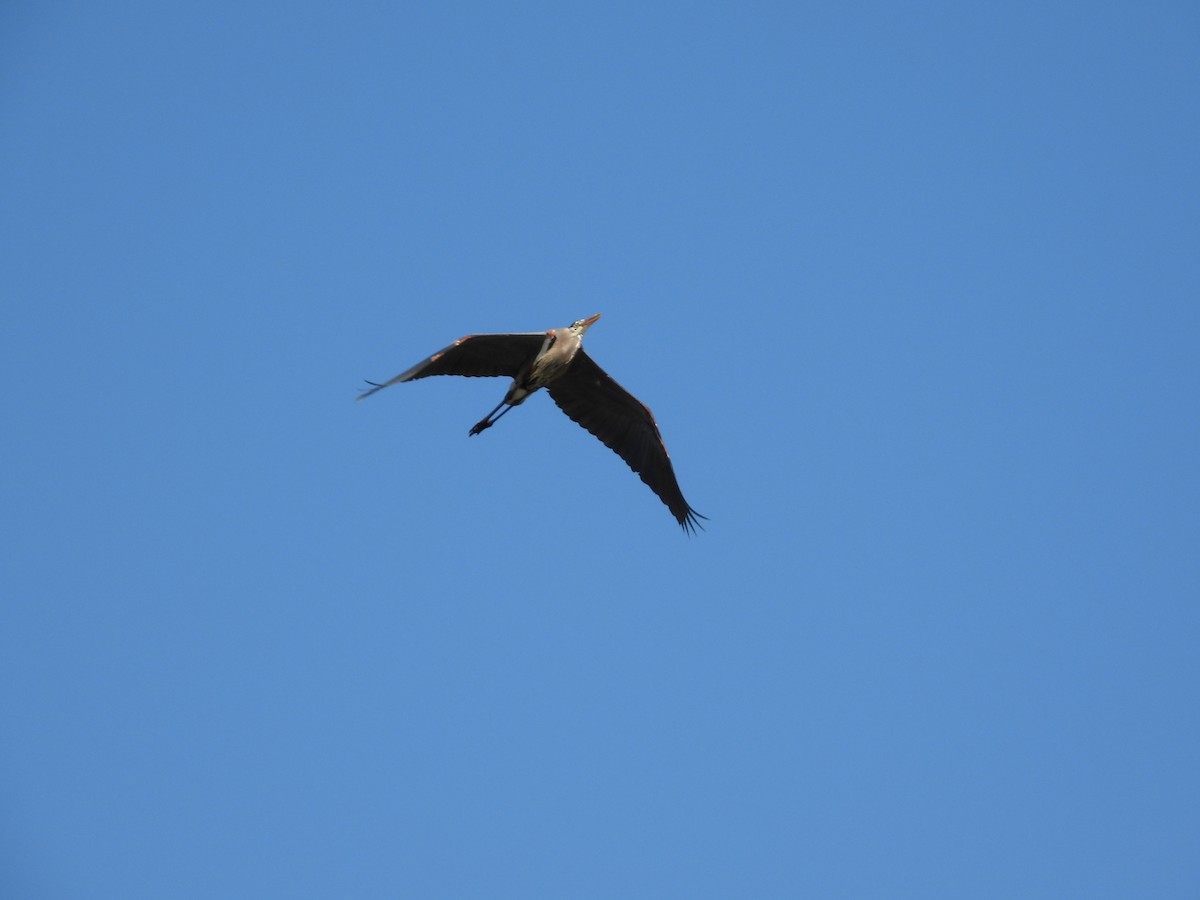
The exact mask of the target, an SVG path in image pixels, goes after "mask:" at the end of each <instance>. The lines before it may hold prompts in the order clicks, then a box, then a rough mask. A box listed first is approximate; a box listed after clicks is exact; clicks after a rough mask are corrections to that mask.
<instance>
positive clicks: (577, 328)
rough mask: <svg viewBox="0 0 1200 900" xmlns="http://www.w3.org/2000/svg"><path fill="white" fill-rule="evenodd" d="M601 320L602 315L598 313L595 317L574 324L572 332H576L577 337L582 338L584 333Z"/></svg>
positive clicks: (572, 324)
mask: <svg viewBox="0 0 1200 900" xmlns="http://www.w3.org/2000/svg"><path fill="white" fill-rule="evenodd" d="M599 318H600V313H596V314H595V315H594V316H589V317H588V318H586V319H580V320H579V321H577V322H572V323H571V330H572V331H573V332H575V333H576V334H577V335H579V336H580V337H582V336H583V333H584V332H585V331H587V330H588V329H589V328H591V327H592V326H593V325H595V324H596V321H597V320H598V319H599Z"/></svg>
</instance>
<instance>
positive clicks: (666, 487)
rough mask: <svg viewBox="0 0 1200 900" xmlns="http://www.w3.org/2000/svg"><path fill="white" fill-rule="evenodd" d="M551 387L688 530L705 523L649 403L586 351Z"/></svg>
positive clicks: (555, 397)
mask: <svg viewBox="0 0 1200 900" xmlns="http://www.w3.org/2000/svg"><path fill="white" fill-rule="evenodd" d="M546 390H547V391H549V392H550V396H551V398H552V399H553V400H554V402H555V403H556V404H557V405H558V408H559V409H561V410H562V411H563V412H565V413H566V414H567V415H568V416H570V417H571V418H572V419H574V420H575V421H576V422H578V423H579V424H580V425H582V426H583V427H584V428H586V429H587V430H588V431H590V432H591V433H592V434H594V435H595V436H596V437H598V438H600V440H601V441H603V442H604V444H605V446H607V447H608V448H609V449H610V450H612V451H614V452H615V453H616V454H617V455H618V456H619V457H621V459H623V460H625V462H626V463H628V464H629V468H631V469H633V471H635V472H636V473H637V474H638V476H639V477H640V478H641V479H642V481H644V482H645V483H646V485H647V486H648V487H649V488H650V490H652V491H654V493H656V494H658V497H659V499H660V500H662V502H663V503H665V504H666V505H667V508H668V509H669V510H671V515H673V516H674V517H675V519H676V521H678V522H679V524H680V525H681V526H683V529H684V530H685V531H695V530H696V528H697V527H699V526H700V522H699V520H700V519H703V518H704V516H702V515H700V513H698V512H696V511H695V510H694V509H692V508H691V507H690V506H688V502H687V501H686V500H684V499H683V491H681V490H680V489H679V482H678V481H676V479H675V470H674V468H672V466H671V457H670V456H669V455H668V454H667V447H666V445H665V444H664V443H663V439H662V436H661V435H660V434H659V433H658V425H657V424H656V423H655V421H654V416H653V415H652V414H651V413H650V410H649V409H648V408H647V407H646V405H645V404H643V403H641V402H640V401H639V400H638V399H637V398H636V397H634V396H633V395H632V394H630V393H629V391H627V390H625V388H623V387H621V386H620V385H619V384H617V383H616V382H615V381H613V379H612V378H611V377H609V375H608V373H607V372H605V371H604V370H603V369H601V368H600V367H599V366H598V365H596V363H595V361H594V360H593V359H592V358H591V357H590V356H588V355H587V354H586V353H585V352H584V351H583V350H582V349H581V350H580V351H579V352H578V353H576V354H575V359H574V360H573V361H572V362H571V365H570V366H569V367H568V368H567V371H566V372H564V373H563V374H562V375H561V376H559V377H558V378H556V379H555V380H554V381H551V382H550V383H549V384H548V385H546Z"/></svg>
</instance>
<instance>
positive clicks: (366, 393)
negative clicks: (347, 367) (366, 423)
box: [354, 378, 387, 403]
mask: <svg viewBox="0 0 1200 900" xmlns="http://www.w3.org/2000/svg"><path fill="white" fill-rule="evenodd" d="M363 381H367V380H366V379H365V378H364V379H363ZM367 384H369V385H371V387H369V388H367V389H366V390H365V391H359V392H358V396H357V397H355V398H354V401H355V402H356V403H357V402H358V401H359V400H365V399H366V398H367V397H370V396H371V395H372V394H374V393H375V392H376V391H382V390H383V389H384V388H385V387H387V385H386V384H379V383H378V382H375V381H367Z"/></svg>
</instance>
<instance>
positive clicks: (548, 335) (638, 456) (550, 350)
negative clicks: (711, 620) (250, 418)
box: [358, 313, 705, 532]
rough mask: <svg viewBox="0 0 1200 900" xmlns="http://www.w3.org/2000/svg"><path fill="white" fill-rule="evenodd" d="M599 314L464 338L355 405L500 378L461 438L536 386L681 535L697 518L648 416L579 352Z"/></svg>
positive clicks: (481, 427)
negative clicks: (501, 390) (614, 459)
mask: <svg viewBox="0 0 1200 900" xmlns="http://www.w3.org/2000/svg"><path fill="white" fill-rule="evenodd" d="M599 318H600V314H599V313H596V315H594V316H592V317H591V318H587V319H580V320H579V321H578V322H573V323H571V324H570V325H568V326H567V327H566V328H552V329H550V330H549V331H530V332H524V333H520V334H468V335H467V336H466V337H464V338H459V339H458V340H457V341H455V342H454V343H453V344H451V345H450V346H449V347H446V348H445V349H444V350H439V351H438V352H437V353H435V354H433V356H431V357H429V359H426V360H422V361H421V362H419V363H417V364H416V365H415V366H413V367H412V368H411V369H409V370H408V371H407V372H401V373H400V374H399V375H397V376H396V377H395V378H393V379H392V380H391V381H385V382H384V383H383V384H376V383H375V382H374V381H368V382H367V384H370V385H373V386H372V387H371V389H370V390H368V391H363V393H362V394H360V395H359V398H358V399H359V400H361V399H363V398H364V397H369V396H371V395H372V394H374V393H375V392H376V391H380V390H383V389H384V388H385V387H387V386H388V385H392V384H397V383H399V382H402V381H414V380H415V379H417V378H426V377H428V376H430V375H507V376H509V377H510V378H512V380H513V382H512V386H511V387H509V389H508V393H506V394H505V395H504V399H503V400H501V401H500V402H499V403H498V404H496V408H495V409H493V410H492V411H491V412H490V413H488V414H487V415H486V416H484V417H483V418H482V419H480V420H479V421H478V422H476V423H475V426H474V427H473V428H472V429H471V431H470V432H469V433H470V434H472V435H476V434H479V433H480V432H481V431H483V430H484V429H486V428H491V427H492V425H494V424H495V423H496V421H497V420H498V419H499V418H500V417H501V416H503V415H504V414H505V413H506V412H508V411H509V410H510V409H512V408H513V407H514V406H520V405H521V404H522V403H524V402H525V398H526V397H528V396H529V395H530V394H532V393H533V392H534V391H536V390H537V389H538V388H543V387H544V388H545V389H546V390H547V391H549V392H550V398H551V399H552V400H553V401H554V402H555V403H556V404H557V405H558V408H559V409H561V410H562V411H563V412H565V413H566V414H567V415H568V416H570V417H571V418H572V419H574V420H575V421H576V422H578V423H579V424H580V425H582V426H583V427H584V428H586V429H587V430H588V431H590V432H591V433H592V434H594V435H595V436H596V437H598V438H600V440H601V441H603V442H604V444H605V445H606V446H607V447H608V448H609V449H611V450H613V451H615V452H616V454H617V455H618V456H620V457H621V458H622V459H623V460H625V462H627V463H628V464H629V468H631V469H633V471H634V472H636V473H637V474H638V475H639V476H640V477H641V479H642V481H644V482H646V484H647V485H648V486H649V488H650V490H652V491H654V493H656V494H658V496H659V499H661V500H662V502H663V503H665V504H666V505H667V508H668V509H669V510H671V515H673V516H674V517H675V519H676V521H678V522H679V524H680V525H681V526H682V527H683V529H684V531H688V532H694V531H695V530H696V528H697V526H699V524H700V522H699V520H700V519H703V518H705V517H704V516H702V515H700V514H699V513H698V512H696V511H695V510H694V509H692V508H691V507H690V506H688V502H687V501H686V500H684V499H683V492H682V491H681V490H679V482H678V481H676V480H675V470H674V469H673V468H672V467H671V457H670V456H668V455H667V448H666V445H665V444H663V440H662V436H661V435H659V433H658V425H656V424H655V422H654V416H653V415H651V413H650V410H649V409H648V408H647V407H646V406H645V405H644V404H642V403H640V402H639V401H638V400H637V399H636V398H635V397H634V396H633V395H632V394H630V393H629V392H628V391H627V390H625V389H624V388H623V387H621V386H620V385H619V384H617V383H616V382H615V381H613V380H612V378H610V377H609V376H608V374H607V373H606V372H605V371H604V370H603V369H601V368H600V367H599V366H598V365H596V363H595V362H593V361H592V358H591V357H590V356H588V355H587V353H585V352H584V350H583V333H584V332H585V331H587V330H588V329H589V328H591V327H592V325H594V324H595V323H596V320H597V319H599Z"/></svg>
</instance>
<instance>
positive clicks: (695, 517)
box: [679, 506, 708, 537]
mask: <svg viewBox="0 0 1200 900" xmlns="http://www.w3.org/2000/svg"><path fill="white" fill-rule="evenodd" d="M701 519H703V520H704V521H705V522H707V521H708V516H702V515H700V513H698V512H696V511H695V510H694V509H692V508H691V507H690V506H689V507H688V510H687V512H686V513H684V514H683V517H682V518H681V519H680V520H679V527H680V528H682V529H683V531H684V533H685V534H686V535H687V536H688V537H691V536H692V535H693V534H695V533H696V529H700V530H701V531H704V526H703V525H701V524H700V520H701Z"/></svg>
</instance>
